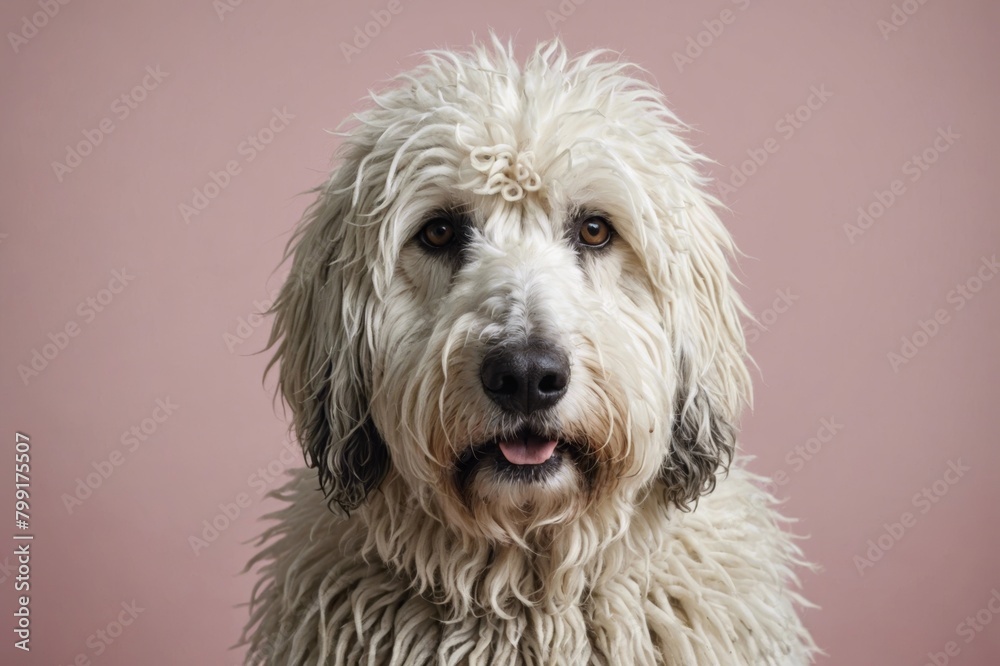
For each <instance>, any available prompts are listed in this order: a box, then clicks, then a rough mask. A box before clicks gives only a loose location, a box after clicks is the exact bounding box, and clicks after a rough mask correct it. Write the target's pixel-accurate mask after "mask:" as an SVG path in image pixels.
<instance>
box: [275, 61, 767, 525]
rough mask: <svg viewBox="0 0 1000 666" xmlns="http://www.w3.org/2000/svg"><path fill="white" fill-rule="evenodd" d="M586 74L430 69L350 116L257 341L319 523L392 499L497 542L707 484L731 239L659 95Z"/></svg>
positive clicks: (616, 68) (537, 67)
mask: <svg viewBox="0 0 1000 666" xmlns="http://www.w3.org/2000/svg"><path fill="white" fill-rule="evenodd" d="M602 58H603V56H602V55H601V54H598V53H594V54H589V55H585V56H583V57H581V58H578V59H575V60H570V59H568V58H567V56H566V54H565V51H564V50H563V48H562V46H561V45H559V44H558V43H548V44H544V45H542V46H540V47H539V48H538V49H537V50H536V52H535V53H534V55H533V56H532V57H531V58H530V60H529V61H528V63H527V64H526V65H525V66H524V67H523V68H521V67H519V66H518V65H517V63H516V61H515V60H514V57H513V54H512V53H511V50H510V49H509V47H507V48H505V47H503V46H502V45H499V44H494V45H493V47H492V48H485V47H477V48H475V49H473V51H472V52H471V53H468V54H454V53H449V52H443V53H432V54H429V56H428V61H427V63H426V64H424V65H423V66H422V67H420V68H418V69H416V70H415V71H413V72H411V73H409V74H406V75H404V76H402V77H400V79H399V82H398V85H396V86H395V87H393V88H391V89H389V90H387V91H385V92H382V93H378V94H373V96H372V99H373V102H374V107H373V108H372V109H370V110H368V111H365V112H363V113H361V114H359V115H358V116H357V121H358V122H357V123H356V126H355V127H354V128H353V129H352V130H350V131H349V132H348V133H347V138H346V140H345V144H344V146H343V149H342V155H341V157H342V161H341V164H340V165H339V167H338V168H337V169H336V170H335V172H334V173H333V175H332V176H331V177H330V179H329V181H328V182H327V183H326V184H325V185H324V186H322V187H321V188H319V192H320V196H319V198H318V201H317V202H316V203H315V204H314V205H313V206H312V208H311V209H310V210H309V211H308V213H307V218H306V220H305V222H304V223H303V225H302V226H301V227H300V228H299V230H298V231H297V233H296V234H295V236H294V238H293V240H292V242H291V244H290V246H289V248H290V249H289V252H290V254H291V255H292V256H293V264H292V269H291V274H290V276H289V278H288V280H287V282H286V284H285V286H284V288H283V289H282V292H281V294H280V297H279V298H278V300H277V303H276V305H275V312H276V319H275V325H274V329H273V334H272V344H275V345H276V347H277V350H276V354H275V358H274V361H272V362H279V363H280V377H279V383H280V388H281V391H282V393H283V395H284V398H285V400H286V401H287V402H288V404H289V405H290V406H291V408H292V410H293V413H294V424H295V429H296V432H297V436H298V438H299V441H300V442H301V443H302V445H303V447H304V448H305V450H306V453H307V459H308V460H309V461H310V463H311V464H312V465H313V466H315V467H316V468H317V469H318V470H319V479H320V482H321V484H322V486H323V488H324V489H325V490H326V492H327V493H328V495H329V498H330V499H331V501H332V502H336V503H337V504H339V505H340V506H341V507H343V508H344V509H346V510H351V509H354V508H356V507H358V506H359V505H362V504H363V503H364V502H365V501H366V498H367V497H368V496H369V494H371V493H373V492H376V491H378V490H379V488H380V486H381V485H382V484H386V483H393V484H401V485H400V487H401V488H403V489H404V493H403V495H402V496H405V497H407V498H408V500H409V501H411V502H413V503H419V504H420V505H421V506H423V507H425V508H426V509H427V510H428V511H430V512H433V513H434V514H435V515H438V516H442V517H444V518H445V519H447V520H449V521H450V522H451V523H453V524H455V525H458V526H464V529H466V530H470V531H474V532H475V533H477V534H479V535H485V536H487V537H490V538H496V539H505V538H510V537H512V536H515V537H516V535H517V534H523V532H524V530H525V529H527V528H529V527H531V526H539V525H544V524H551V523H552V522H555V521H569V520H572V519H573V518H574V517H575V516H578V515H580V514H581V513H583V512H585V511H586V510H587V508H588V507H592V506H594V505H595V504H599V503H600V502H602V501H605V500H607V499H608V498H617V499H618V500H619V501H625V502H634V501H635V500H636V498H637V497H638V496H639V494H640V493H642V492H644V491H646V490H648V489H649V488H651V487H652V486H653V485H654V484H663V485H664V487H665V492H667V493H668V494H669V496H670V497H671V498H672V499H673V500H674V501H675V502H676V503H677V504H678V505H680V506H682V507H685V506H688V505H689V504H690V503H691V502H692V501H693V500H695V499H696V498H697V497H698V496H699V495H700V494H701V493H704V492H706V491H709V490H711V489H712V487H713V485H714V482H715V475H716V473H717V470H718V469H719V468H720V466H725V465H726V464H728V461H729V459H730V457H731V455H732V453H733V446H734V442H733V428H734V423H735V419H736V417H737V415H738V412H739V410H740V409H741V407H742V404H743V402H744V401H745V399H746V398H747V395H748V391H749V381H748V375H747V371H746V367H745V363H744V353H745V345H744V340H743V335H742V331H741V328H740V321H739V315H740V312H741V308H742V306H741V304H740V302H739V300H738V298H737V296H736V294H735V293H734V291H733V289H732V287H731V275H730V270H729V267H728V262H727V259H728V255H729V253H730V251H731V249H732V247H731V240H730V237H729V235H728V233H727V232H726V230H725V229H724V227H723V226H722V224H721V223H720V221H719V219H718V218H717V216H716V215H715V213H714V212H713V210H712V206H713V204H714V203H715V202H714V199H712V198H711V197H710V196H708V195H706V194H704V193H703V192H702V191H701V187H703V186H704V184H705V179H704V178H703V177H702V176H700V175H699V172H698V170H697V167H698V163H699V162H700V161H701V160H702V158H701V157H700V156H699V155H698V154H697V153H696V152H694V151H693V150H692V149H691V148H690V147H689V146H688V145H687V144H686V143H685V142H684V141H683V140H682V135H683V134H684V131H685V128H684V127H683V126H682V125H681V124H680V123H679V121H678V120H677V119H676V118H675V117H674V115H673V114H672V113H671V112H670V111H669V110H668V109H667V108H666V107H665V106H664V104H663V100H662V96H661V94H660V93H659V92H657V91H656V89H655V88H654V87H652V86H651V85H649V84H648V83H646V82H644V81H643V80H642V79H641V78H639V77H637V76H636V75H635V72H636V70H635V68H634V67H631V66H629V65H626V64H623V63H621V62H618V61H616V60H612V61H607V59H602Z"/></svg>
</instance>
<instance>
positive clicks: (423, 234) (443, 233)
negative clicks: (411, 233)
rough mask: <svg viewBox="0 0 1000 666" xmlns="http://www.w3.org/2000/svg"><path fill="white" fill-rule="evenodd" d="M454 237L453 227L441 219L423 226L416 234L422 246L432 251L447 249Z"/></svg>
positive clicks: (435, 219)
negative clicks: (432, 249)
mask: <svg viewBox="0 0 1000 666" xmlns="http://www.w3.org/2000/svg"><path fill="white" fill-rule="evenodd" d="M455 235H456V234H455V225H454V224H452V223H451V222H449V221H448V220H446V219H444V218H441V217H438V218H434V219H433V220H431V221H430V222H428V223H427V224H425V225H424V227H423V229H421V230H420V234H418V236H419V238H420V241H421V242H422V243H423V244H424V245H426V246H427V247H430V248H434V249H441V248H445V247H448V246H449V245H451V243H452V242H453V241H454V240H455Z"/></svg>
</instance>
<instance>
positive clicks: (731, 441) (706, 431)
mask: <svg viewBox="0 0 1000 666" xmlns="http://www.w3.org/2000/svg"><path fill="white" fill-rule="evenodd" d="M692 180H693V179H692ZM689 182H691V181H689ZM687 198H688V202H687V205H685V206H684V207H682V208H681V209H680V211H679V212H678V213H676V215H674V220H675V223H676V225H677V229H676V231H677V246H678V249H679V251H678V252H677V255H676V262H674V265H673V266H672V267H671V269H670V273H671V281H672V282H673V284H674V287H675V290H674V296H673V298H672V303H671V306H670V309H671V311H672V315H673V317H672V329H673V330H672V339H673V345H674V348H673V353H674V360H675V368H676V369H677V375H676V380H677V381H676V389H675V397H674V413H673V422H672V426H673V430H672V434H671V441H670V449H669V452H668V454H667V457H666V460H665V461H664V465H663V467H662V470H661V474H660V476H661V479H662V480H663V481H664V482H665V484H666V487H667V492H668V493H669V495H670V497H671V499H672V500H673V501H674V503H675V504H677V506H679V507H681V508H682V509H687V508H690V506H691V503H692V502H694V501H696V500H697V499H698V497H700V496H701V495H703V494H705V493H709V492H711V491H712V490H714V489H715V482H716V474H717V473H718V471H719V470H720V468H721V469H723V470H725V471H728V468H729V464H730V463H731V462H732V458H733V453H734V451H735V448H736V425H737V422H738V419H739V415H740V412H741V410H742V409H743V407H744V406H745V405H747V404H748V403H749V402H750V400H751V392H750V377H749V373H748V372H747V367H746V341H745V339H744V335H743V329H742V326H741V315H744V314H746V311H745V308H744V306H743V304H742V302H741V301H740V298H739V295H738V294H737V293H736V291H735V290H734V288H733V282H735V279H734V278H733V276H732V273H731V270H730V267H729V259H730V258H731V257H732V255H733V254H734V253H735V248H734V245H733V242H732V238H731V237H730V235H729V232H728V231H727V230H726V229H725V227H724V226H723V225H722V222H721V221H720V220H719V218H718V216H717V215H716V214H715V211H714V209H713V206H714V205H716V204H717V203H718V202H717V201H716V200H715V199H713V198H712V197H710V196H708V195H705V194H702V193H701V192H700V191H697V190H694V191H692V190H691V188H689V191H688V192H687Z"/></svg>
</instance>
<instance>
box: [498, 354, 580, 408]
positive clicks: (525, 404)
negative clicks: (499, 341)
mask: <svg viewBox="0 0 1000 666" xmlns="http://www.w3.org/2000/svg"><path fill="white" fill-rule="evenodd" d="M480 378H481V379H482V381H483V389H485V391H486V395H488V396H489V397H490V400H492V401H493V402H495V403H496V404H498V405H499V406H500V407H503V408H504V409H506V410H509V411H512V412H520V413H521V414H531V413H532V412H536V411H539V410H542V409H548V408H549V407H552V406H553V405H555V404H556V403H557V402H559V400H560V399H561V398H562V397H563V396H564V395H565V394H566V386H567V384H569V359H568V358H567V357H566V354H565V353H563V352H562V351H561V350H560V349H558V348H557V347H555V346H553V345H551V344H549V343H545V342H538V341H532V340H529V341H528V342H527V343H525V344H521V345H508V344H505V345H501V346H499V347H496V348H495V349H493V350H491V351H490V352H489V353H487V354H486V357H485V358H484V359H483V366H482V369H481V371H480Z"/></svg>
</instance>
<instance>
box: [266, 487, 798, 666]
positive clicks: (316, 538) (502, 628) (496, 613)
mask: <svg viewBox="0 0 1000 666" xmlns="http://www.w3.org/2000/svg"><path fill="white" fill-rule="evenodd" d="M314 487H315V486H314V482H312V481H309V482H306V481H305V479H304V478H303V479H302V481H301V482H300V483H298V484H295V485H293V486H291V487H289V488H288V489H287V490H288V494H286V495H285V498H286V499H289V500H291V503H290V504H289V505H288V506H287V507H286V508H285V509H284V510H283V511H282V515H281V523H280V524H279V525H278V526H276V527H275V528H274V529H273V530H272V531H271V532H270V533H269V534H268V535H266V536H268V537H269V538H270V540H271V543H270V545H269V546H268V547H267V549H265V550H264V551H262V553H261V555H260V557H259V558H258V560H259V561H260V562H263V563H264V567H263V569H262V574H263V579H262V581H261V586H260V588H259V589H258V590H257V593H256V594H255V598H254V602H253V613H254V620H255V622H256V627H255V628H254V630H253V631H252V632H251V634H250V636H249V637H248V639H247V640H248V642H249V643H250V647H251V651H250V656H249V657H248V661H249V662H250V663H268V664H317V665H320V664H322V665H324V666H325V665H327V664H337V665H349V664H350V665H353V664H372V665H387V664H391V665H396V664H399V665H404V664H414V665H417V664H435V665H436V664H454V665H456V666H458V665H468V666H474V665H484V666H485V665H500V664H509V665H511V666H513V665H515V664H537V665H542V664H546V665H547V664H567V665H569V664H574V665H578V664H651V665H659V664H664V665H666V664H670V665H675V664H685V665H686V664H691V665H695V664H698V665H700V664H753V665H754V666H757V665H762V664H781V665H784V664H802V663H806V662H807V661H808V659H809V655H810V654H811V653H812V651H813V650H814V646H813V645H812V642H811V640H810V639H809V637H808V634H807V633H806V631H805V630H804V628H803V627H802V625H801V623H800V621H799V619H798V617H797V615H796V613H795V611H794V608H793V605H794V604H796V603H804V602H802V600H801V599H800V598H799V597H798V595H797V594H795V593H794V592H789V591H788V590H787V589H786V588H787V587H788V584H789V583H790V582H792V581H794V580H795V575H794V573H793V571H792V567H793V566H795V565H796V564H799V551H798V548H797V547H796V546H795V545H794V543H793V542H792V540H791V538H790V537H789V536H788V535H787V534H786V533H785V532H784V531H782V530H781V529H780V526H779V522H780V521H781V520H782V519H781V518H780V516H779V515H778V514H777V513H775V512H774V511H773V509H772V508H771V504H772V502H771V500H770V498H769V497H768V496H767V495H766V494H764V493H763V491H761V490H760V489H759V488H758V487H757V486H755V485H754V484H753V483H751V481H750V477H749V474H748V473H747V472H745V471H744V470H742V469H740V468H734V469H733V471H732V473H731V474H730V476H729V477H728V478H725V479H720V482H719V485H718V488H717V489H716V491H715V492H714V493H712V494H711V495H709V496H706V497H703V498H702V499H701V500H700V503H699V505H698V507H697V508H696V510H695V511H693V512H691V513H683V512H679V511H676V510H674V509H670V508H666V507H665V506H664V505H663V503H662V501H661V500H660V499H659V498H658V496H657V494H656V493H655V492H654V493H651V494H650V496H649V497H648V498H647V499H646V501H645V502H644V503H643V504H642V505H641V506H640V509H639V512H638V513H636V514H635V515H634V516H633V517H632V520H631V521H630V523H629V526H628V531H627V534H626V535H625V536H624V537H623V538H621V539H619V540H617V541H615V542H613V543H612V544H610V545H608V546H607V547H606V548H604V549H602V551H601V553H600V555H599V557H598V558H595V560H594V561H593V562H591V563H589V565H588V566H581V567H574V570H573V571H569V572H566V571H563V572H562V574H561V580H562V583H561V588H562V592H563V593H564V594H565V595H568V596H566V599H565V601H564V602H563V603H556V604H553V602H552V601H551V599H553V598H558V597H559V596H560V595H559V594H552V593H551V590H550V591H549V592H550V593H549V594H546V595H544V597H543V598H546V599H549V600H550V602H549V605H548V606H546V605H545V603H536V602H533V601H532V600H531V599H524V600H518V599H516V598H515V596H512V595H507V596H506V598H507V600H508V602H509V603H507V604H505V605H504V607H503V608H500V609H497V608H493V609H490V610H484V609H483V608H482V607H479V608H478V609H476V608H473V609H471V612H462V613H461V614H456V613H455V612H454V611H452V610H450V609H452V608H453V607H454V606H453V605H451V604H448V603H444V602H439V603H435V602H433V601H430V600H429V599H428V597H433V596H434V594H435V593H434V592H426V591H425V592H424V593H423V594H420V593H418V592H417V591H415V590H414V586H413V585H412V582H413V579H412V578H411V577H409V576H407V575H406V574H405V573H394V572H393V570H392V569H390V567H388V566H386V565H385V564H384V563H382V562H380V561H372V560H371V559H370V558H369V561H367V562H366V561H365V558H363V557H361V556H360V554H359V551H358V548H357V547H353V548H349V549H347V550H346V551H342V545H341V543H340V540H341V537H340V536H339V534H340V531H338V530H332V529H331V525H332V524H333V523H335V522H336V519H335V518H334V517H333V515H332V514H330V513H329V511H328V510H327V508H326V506H325V504H324V503H323V502H322V498H321V497H320V496H318V493H316V492H315V490H313V489H314ZM348 541H350V540H349V539H348ZM446 559H447V558H446ZM453 559H454V560H455V564H456V567H462V566H467V567H472V566H475V567H479V568H480V570H477V571H471V572H470V571H458V570H457V569H456V571H455V572H454V574H455V576H456V577H462V576H471V578H468V580H473V581H475V583H474V585H478V586H490V585H494V586H496V585H503V584H504V579H502V578H497V577H492V578H491V577H490V576H489V571H488V570H487V568H482V564H476V563H474V562H472V561H470V562H466V563H463V562H462V561H461V557H454V558H453ZM505 565H506V566H512V565H511V563H510V562H506V563H505ZM523 566H524V567H526V569H524V570H522V571H521V574H520V578H521V579H522V580H528V581H530V580H531V579H532V578H535V579H537V578H539V577H544V576H546V575H547V574H546V571H550V570H551V569H550V567H549V565H548V564H546V563H545V562H544V561H542V560H539V559H538V558H537V557H536V558H535V560H534V561H533V562H532V561H531V560H530V559H529V558H524V561H523ZM438 575H447V572H445V573H444V574H438ZM530 587H531V583H530V582H529V583H527V585H526V586H525V587H522V589H521V590H520V591H518V590H514V591H513V592H512V594H516V593H520V594H530V592H531V589H530ZM536 591H537V590H536ZM480 592H481V593H482V595H485V596H490V593H489V592H488V591H486V590H480ZM499 595H500V597H504V592H503V590H500V592H499ZM493 596H494V598H495V597H496V595H493ZM500 613H503V616H501V615H500Z"/></svg>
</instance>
